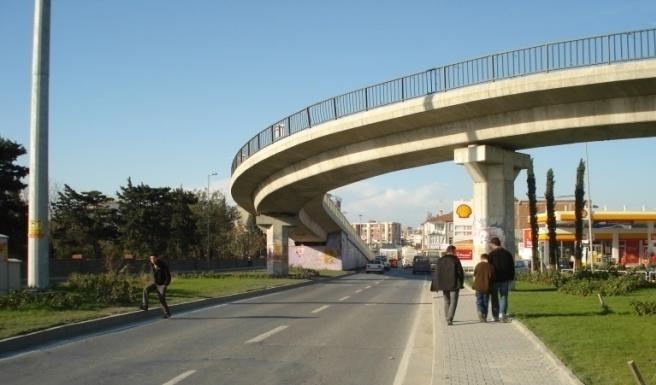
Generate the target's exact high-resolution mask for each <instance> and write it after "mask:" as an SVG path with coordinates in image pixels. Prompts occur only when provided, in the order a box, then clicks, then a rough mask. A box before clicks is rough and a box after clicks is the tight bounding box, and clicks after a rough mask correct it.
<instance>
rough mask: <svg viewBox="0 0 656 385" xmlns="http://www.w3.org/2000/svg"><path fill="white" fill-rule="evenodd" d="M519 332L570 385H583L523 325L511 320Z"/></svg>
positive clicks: (515, 319) (516, 320) (514, 319)
mask: <svg viewBox="0 0 656 385" xmlns="http://www.w3.org/2000/svg"><path fill="white" fill-rule="evenodd" d="M511 323H512V324H513V325H514V326H515V327H516V328H517V329H519V331H520V332H521V333H522V334H523V335H524V336H525V337H526V338H528V339H529V340H530V341H531V342H532V343H533V345H535V347H536V348H537V349H538V350H539V351H540V352H541V353H542V354H544V355H545V356H547V357H548V358H549V359H550V360H551V362H553V364H554V365H556V367H558V368H559V369H560V370H561V374H562V375H563V376H564V377H565V379H566V380H567V381H568V382H569V383H570V384H571V385H584V384H583V382H581V380H579V378H578V377H576V375H575V374H574V372H572V370H571V369H570V368H568V367H567V366H566V365H565V364H564V363H563V362H562V361H561V360H560V358H558V357H557V356H556V355H555V354H554V352H552V351H551V349H549V348H548V347H547V346H546V345H545V344H544V343H543V342H542V341H541V340H540V339H539V338H538V337H537V336H536V335H535V334H533V332H532V331H531V330H530V329H529V328H528V327H527V326H526V325H524V323H522V322H521V321H519V320H518V319H517V318H513V320H512V322H511Z"/></svg>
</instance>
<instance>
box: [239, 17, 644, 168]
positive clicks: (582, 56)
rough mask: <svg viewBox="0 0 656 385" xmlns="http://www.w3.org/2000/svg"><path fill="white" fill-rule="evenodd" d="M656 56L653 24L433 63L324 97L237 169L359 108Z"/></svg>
mask: <svg viewBox="0 0 656 385" xmlns="http://www.w3.org/2000/svg"><path fill="white" fill-rule="evenodd" d="M655 57H656V28H652V29H645V30H637V31H630V32H621V33H616V34H610V35H602V36H595V37H587V38H582V39H577V40H569V41H561V42H556V43H548V44H543V45H539V46H535V47H530V48H523V49H518V50H514V51H508V52H503V53H497V54H492V55H488V56H483V57H480V58H477V59H471V60H466V61H462V62H459V63H455V64H450V65H446V66H443V67H438V68H432V69H429V70H427V71H424V72H418V73H415V74H412V75H408V76H404V77H401V78H397V79H394V80H390V81H387V82H383V83H378V84H374V85H372V86H368V87H365V88H361V89H359V90H355V91H351V92H348V93H346V94H343V95H339V96H335V97H333V98H330V99H326V100H323V101H321V102H319V103H315V104H313V105H311V106H308V107H306V108H304V109H302V110H300V111H298V112H296V113H295V114H292V115H290V116H288V117H286V118H283V119H281V120H279V121H277V122H275V123H274V124H272V125H270V126H269V127H267V128H265V129H264V130H262V131H260V132H259V133H257V134H256V135H255V136H254V137H253V138H251V139H250V140H249V141H248V142H247V143H246V144H245V145H244V146H243V147H242V148H241V149H240V150H239V151H238V152H237V155H235V157H234V159H233V161H232V168H231V173H234V172H235V169H236V168H237V167H238V166H239V165H240V164H241V163H242V162H243V161H244V160H246V159H248V158H249V157H250V156H252V155H253V154H255V153H256V152H258V151H260V150H261V149H263V148H265V147H266V146H268V145H270V144H271V143H274V142H277V141H278V140H280V139H283V138H285V137H287V136H290V135H293V134H295V133H297V132H299V131H303V130H305V129H308V128H311V127H313V126H316V125H318V124H321V123H324V122H327V121H330V120H335V119H339V118H341V117H344V116H347V115H351V114H355V113H357V112H362V111H368V110H371V109H374V108H377V107H382V106H386V105H388V104H392V103H397V102H402V101H405V100H408V99H413V98H417V97H422V96H426V95H431V94H434V93H437V92H445V91H448V90H452V89H456V88H461V87H466V86H471V85H475V84H480V83H486V82H493V81H495V80H501V79H508V78H513V77H518V76H525V75H531V74H536V73H541V72H549V71H555V70H562V69H568V68H576V67H586V66H595V65H602V64H611V63H618V62H625V61H632V60H641V59H648V58H655Z"/></svg>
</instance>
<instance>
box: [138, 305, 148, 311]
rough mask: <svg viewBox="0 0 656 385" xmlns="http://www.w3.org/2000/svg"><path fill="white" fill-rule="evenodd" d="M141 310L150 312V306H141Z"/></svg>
mask: <svg viewBox="0 0 656 385" xmlns="http://www.w3.org/2000/svg"><path fill="white" fill-rule="evenodd" d="M139 309H141V310H143V311H148V306H144V305H141V306H139Z"/></svg>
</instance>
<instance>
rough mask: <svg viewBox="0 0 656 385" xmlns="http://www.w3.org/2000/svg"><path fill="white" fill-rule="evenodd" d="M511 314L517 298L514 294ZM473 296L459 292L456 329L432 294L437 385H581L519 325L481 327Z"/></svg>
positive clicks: (469, 290) (442, 306) (440, 296)
mask: <svg viewBox="0 0 656 385" xmlns="http://www.w3.org/2000/svg"><path fill="white" fill-rule="evenodd" d="M509 302H510V307H511V309H512V292H511V293H510V301H509ZM475 304H476V297H475V296H474V292H473V291H472V290H471V289H469V288H465V289H464V290H461V291H460V299H459V302H458V308H457V310H456V315H455V318H454V320H453V325H452V326H448V325H447V324H446V321H445V318H444V305H443V301H442V293H441V292H440V293H439V294H435V293H433V316H434V317H435V318H434V325H435V331H434V338H435V350H434V357H433V385H438V384H439V385H441V384H449V385H456V384H457V385H460V384H472V385H473V384H477V385H478V384H485V385H488V384H522V385H524V384H531V385H540V384H544V385H554V384H572V385H574V384H576V385H581V382H580V381H579V380H578V379H577V378H576V377H575V376H574V375H573V374H572V373H571V372H570V371H569V369H567V368H566V367H565V366H564V365H563V364H562V363H561V362H560V360H558V359H557V358H556V357H555V355H554V354H553V353H551V351H549V350H548V349H547V348H546V347H545V346H544V345H543V344H542V343H541V342H540V341H539V340H538V339H537V337H535V336H534V335H533V334H532V333H531V332H530V331H529V330H528V329H526V328H525V327H524V326H523V325H522V324H521V323H520V322H518V321H517V320H513V321H512V322H511V323H507V324H505V323H496V322H488V323H480V322H478V317H477V314H476V305H475Z"/></svg>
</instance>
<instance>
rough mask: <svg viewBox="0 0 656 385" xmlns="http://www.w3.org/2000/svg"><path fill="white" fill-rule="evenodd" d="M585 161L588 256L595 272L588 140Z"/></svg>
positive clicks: (591, 268)
mask: <svg viewBox="0 0 656 385" xmlns="http://www.w3.org/2000/svg"><path fill="white" fill-rule="evenodd" d="M585 163H587V164H586V166H587V171H588V257H589V259H590V271H591V272H593V273H594V260H593V257H592V241H593V240H594V239H593V238H594V235H593V234H592V221H593V219H592V191H591V190H590V158H589V157H588V142H585Z"/></svg>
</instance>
